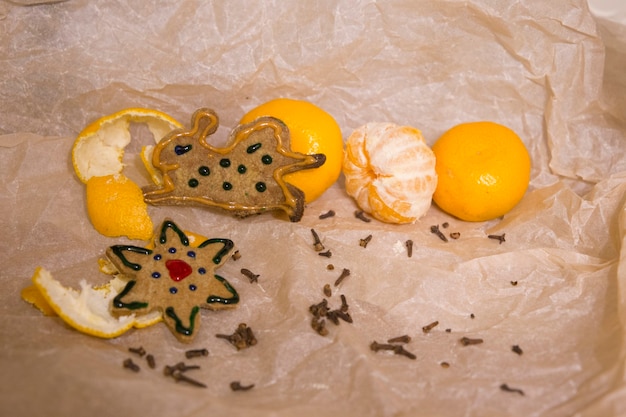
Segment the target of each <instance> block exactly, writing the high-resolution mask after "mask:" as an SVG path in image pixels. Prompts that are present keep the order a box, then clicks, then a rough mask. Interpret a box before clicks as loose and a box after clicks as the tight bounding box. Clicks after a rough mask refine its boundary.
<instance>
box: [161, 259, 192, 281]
mask: <svg viewBox="0 0 626 417" xmlns="http://www.w3.org/2000/svg"><path fill="white" fill-rule="evenodd" d="M165 267H166V268H167V270H168V271H170V278H172V280H174V281H176V282H178V281H182V280H184V279H185V278H187V277H188V276H189V275H191V272H192V269H191V266H189V264H188V263H187V262H185V261H181V260H180V259H170V260H169V261H167V262H165Z"/></svg>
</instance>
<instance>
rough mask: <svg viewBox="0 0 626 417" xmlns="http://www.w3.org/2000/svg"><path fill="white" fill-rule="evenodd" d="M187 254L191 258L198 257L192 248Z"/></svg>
mask: <svg viewBox="0 0 626 417" xmlns="http://www.w3.org/2000/svg"><path fill="white" fill-rule="evenodd" d="M187 256H189V257H190V258H195V257H196V253H195V252H194V251H192V250H190V251H189V252H187Z"/></svg>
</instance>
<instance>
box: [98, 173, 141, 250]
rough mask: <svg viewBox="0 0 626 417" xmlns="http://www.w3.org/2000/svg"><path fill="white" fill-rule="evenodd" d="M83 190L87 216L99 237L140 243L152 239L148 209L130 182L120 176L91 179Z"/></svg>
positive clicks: (139, 189)
mask: <svg viewBox="0 0 626 417" xmlns="http://www.w3.org/2000/svg"><path fill="white" fill-rule="evenodd" d="M86 190H87V198H86V199H87V214H88V215H89V219H90V220H91V224H92V225H93V227H94V228H95V229H96V230H97V231H98V232H99V233H100V234H102V235H104V236H109V237H117V236H127V237H128V238H130V239H140V240H148V239H150V238H151V237H152V234H153V224H152V219H151V218H150V216H149V215H148V206H147V204H146V203H145V201H144V199H143V192H142V191H141V188H139V186H138V185H137V184H135V183H134V182H133V181H131V180H130V179H128V178H126V177H125V176H124V175H123V174H115V175H106V176H103V177H91V178H89V180H87V186H86Z"/></svg>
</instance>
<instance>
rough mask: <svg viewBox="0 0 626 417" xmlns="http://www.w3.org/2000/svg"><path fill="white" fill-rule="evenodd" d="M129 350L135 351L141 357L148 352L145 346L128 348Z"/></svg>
mask: <svg viewBox="0 0 626 417" xmlns="http://www.w3.org/2000/svg"><path fill="white" fill-rule="evenodd" d="M128 351H129V352H131V353H135V354H137V355H139V356H141V357H143V355H145V354H146V350H145V349H144V348H143V346H139V347H138V348H132V347H130V348H128Z"/></svg>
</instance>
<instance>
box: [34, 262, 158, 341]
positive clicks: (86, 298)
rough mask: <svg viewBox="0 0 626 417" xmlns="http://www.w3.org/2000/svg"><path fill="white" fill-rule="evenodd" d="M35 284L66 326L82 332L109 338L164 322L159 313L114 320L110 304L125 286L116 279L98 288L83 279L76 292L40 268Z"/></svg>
mask: <svg viewBox="0 0 626 417" xmlns="http://www.w3.org/2000/svg"><path fill="white" fill-rule="evenodd" d="M32 281H33V283H34V285H35V287H36V289H37V290H38V291H39V293H40V295H41V297H42V298H43V299H44V300H45V302H46V303H47V305H48V306H49V308H50V309H52V310H53V311H54V312H55V313H56V314H57V315H58V316H59V317H61V319H63V321H64V322H65V323H67V324H68V325H69V326H71V327H72V328H74V329H76V330H78V331H80V332H82V333H86V334H89V335H92V336H97V337H101V338H105V339H109V338H114V337H117V336H119V335H121V334H123V333H125V332H126V331H128V330H130V329H131V328H133V327H135V328H143V327H147V326H150V325H153V324H156V323H158V322H160V321H161V320H162V315H161V313H160V312H153V313H149V314H146V315H143V316H135V315H134V314H130V315H127V316H120V317H119V318H117V317H113V316H112V315H111V313H110V310H109V307H110V304H111V301H112V300H113V298H115V296H117V294H119V292H120V291H121V290H122V289H123V288H124V285H125V282H124V281H122V280H121V279H119V278H117V277H116V278H113V279H112V280H111V281H110V282H108V283H107V284H104V285H102V286H99V287H92V286H90V285H89V284H87V282H86V281H85V280H81V281H80V290H76V289H73V288H68V287H64V286H63V285H62V284H61V283H60V282H59V281H57V280H55V279H54V278H53V277H52V274H51V273H50V272H49V271H48V270H46V269H44V268H42V267H38V268H37V269H36V270H35V273H34V275H33V277H32ZM26 301H28V300H26ZM36 306H37V305H36ZM37 308H39V306H37Z"/></svg>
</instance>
